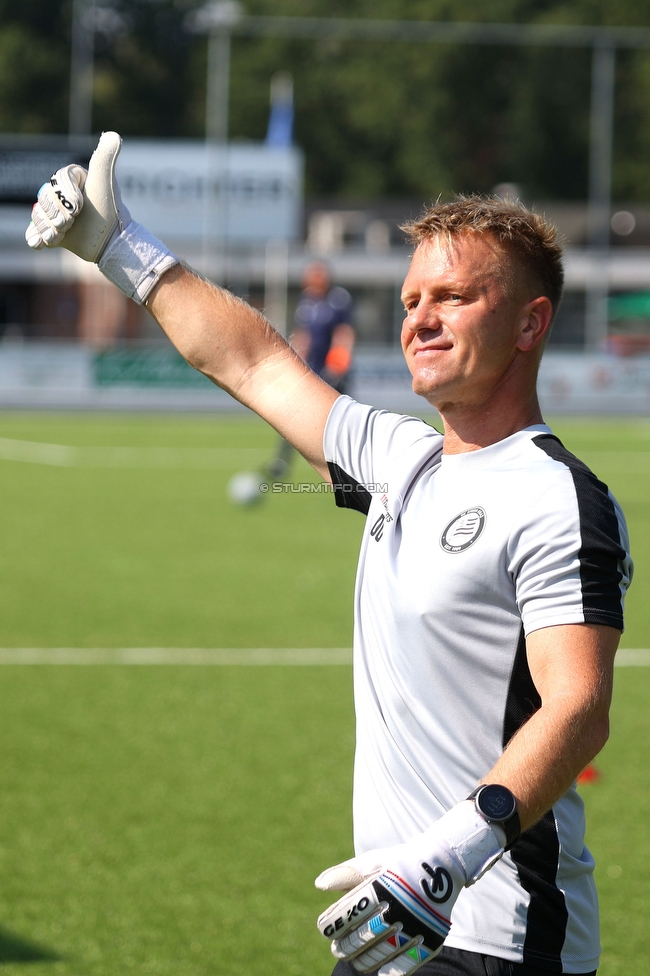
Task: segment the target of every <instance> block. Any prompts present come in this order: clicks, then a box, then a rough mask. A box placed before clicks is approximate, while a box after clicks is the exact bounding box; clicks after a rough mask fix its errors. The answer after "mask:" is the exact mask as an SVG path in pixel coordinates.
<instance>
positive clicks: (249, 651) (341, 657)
mask: <svg viewBox="0 0 650 976" xmlns="http://www.w3.org/2000/svg"><path fill="white" fill-rule="evenodd" d="M2 664H84V665H85V664H140V665H142V664H145V665H150V664H179V665H264V664H291V665H294V664H295V665H307V664H352V649H351V648H349V647H244V648H234V647H233V648H230V647H0V665H2ZM615 664H616V665H617V666H618V667H635V666H636V667H650V648H635V649H633V648H627V647H626V648H622V649H621V650H620V651H619V652H618V654H617V655H616V660H615Z"/></svg>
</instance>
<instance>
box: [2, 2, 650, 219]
mask: <svg viewBox="0 0 650 976" xmlns="http://www.w3.org/2000/svg"><path fill="white" fill-rule="evenodd" d="M198 5H199V4H198V2H196V0H113V3H112V6H113V7H114V8H115V10H116V11H117V12H118V13H119V14H120V15H121V16H122V18H123V22H124V30H123V31H122V32H121V33H120V32H118V33H117V34H116V35H115V36H112V37H104V36H103V35H101V34H100V35H98V36H97V57H96V76H95V104H94V127H95V129H96V130H101V129H102V128H109V127H110V128H116V129H118V130H119V131H121V132H123V133H124V134H125V135H138V136H161V137H162V136H166V137H172V136H177V137H180V136H183V137H186V136H195V137H200V136H202V134H203V126H204V121H203V120H204V106H205V70H206V41H205V38H203V37H197V36H195V35H192V34H190V33H189V32H188V31H187V30H186V29H185V26H184V25H185V18H186V15H187V13H188V12H189V11H190V10H191V9H192V8H193V7H196V6H198ZM245 7H246V10H247V11H248V13H250V14H266V15H269V14H270V15H280V14H285V15H299V16H321V17H331V16H342V17H361V18H364V17H365V18H393V19H404V20H460V21H462V20H471V21H475V20H479V19H481V20H487V21H495V22H520V23H521V22H523V23H528V22H530V23H581V24H585V23H591V24H620V25H639V26H643V25H648V24H650V0H617V2H616V3H614V2H613V0H570V2H568V0H486V2H485V3H483V4H481V5H480V6H479V7H477V5H476V3H473V2H470V0H373V2H371V0H338V2H332V0H328V2H325V0H309V2H298V0H248V2H247V3H246V4H245ZM70 16H71V0H49V2H46V0H23V2H22V3H21V4H20V5H18V4H16V3H11V2H10V0H4V2H3V3H0V25H1V26H0V82H2V84H0V130H4V131H11V130H13V131H22V132H28V131H29V132H33V131H38V130H41V131H44V132H48V131H58V132H62V131H65V128H66V120H67V94H68V51H69V33H70ZM278 69H286V70H289V71H291V72H292V74H293V75H294V79H295V91H296V138H297V141H298V143H299V144H300V145H301V146H303V148H304V149H305V151H306V155H307V188H308V191H309V192H310V193H311V194H315V195H342V196H348V197H374V196H378V195H392V196H402V197H404V196H409V197H414V198H418V199H427V198H432V197H436V196H437V195H438V194H439V193H448V192H450V191H458V190H479V191H486V190H489V189H490V188H491V187H492V186H493V185H494V184H495V183H497V182H502V181H514V182H519V183H521V184H522V185H523V186H524V187H525V190H526V191H527V193H528V194H529V195H530V196H532V197H536V198H543V197H546V198H549V197H557V198H574V199H577V198H582V197H584V196H585V194H586V173H587V136H588V117H589V86H590V55H589V52H588V51H585V50H582V49H576V50H573V49H560V48H558V49H553V48H523V49H521V48H513V47H499V46H481V45H478V46H475V47H465V46H454V45H433V44H422V45H420V44H405V43H398V44H386V43H380V42H340V41H296V40H282V39H274V38H265V39H251V38H243V37H242V38H239V37H236V38H235V39H234V42H233V50H232V89H231V124H230V131H231V134H232V136H233V137H234V138H239V139H254V140H259V139H262V138H263V137H264V133H265V129H266V122H267V118H268V92H269V80H270V78H271V76H272V75H273V73H274V72H275V71H277V70H278ZM617 82H618V89H617V107H616V113H617V114H616V118H617V127H616V140H615V141H616V154H615V166H614V189H615V195H616V196H617V197H618V198H619V199H630V200H632V199H638V200H642V199H648V198H649V197H650V175H649V174H650V169H649V167H648V165H647V158H648V153H649V152H650V52H648V53H646V52H644V51H639V52H627V51H623V52H621V53H620V54H619V64H618V77H617Z"/></svg>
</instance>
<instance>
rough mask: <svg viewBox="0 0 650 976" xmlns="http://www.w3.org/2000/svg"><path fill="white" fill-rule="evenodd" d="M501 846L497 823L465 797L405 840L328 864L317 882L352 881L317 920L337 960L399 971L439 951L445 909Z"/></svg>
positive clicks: (331, 885)
mask: <svg viewBox="0 0 650 976" xmlns="http://www.w3.org/2000/svg"><path fill="white" fill-rule="evenodd" d="M505 847H506V834H505V832H504V830H503V828H502V827H500V826H499V825H498V824H495V823H489V822H488V821H487V820H485V819H484V818H483V817H482V816H481V815H480V814H479V813H478V811H477V810H476V807H475V806H474V803H472V802H471V801H467V800H463V801H462V802H461V803H458V804H456V806H454V807H452V809H451V810H449V811H448V813H446V814H445V815H444V816H443V817H441V818H440V820H438V821H437V823H436V824H434V826H433V827H430V828H429V829H428V830H426V831H425V832H424V833H422V834H418V835H417V836H415V837H413V838H411V840H409V841H407V842H406V843H405V844H399V845H397V846H395V847H387V848H381V849H378V850H374V851H368V852H367V853H366V854H362V855H360V856H359V857H353V858H351V859H350V860H349V861H344V862H343V863H342V864H337V865H335V866H334V867H331V868H328V869H327V870H326V871H323V873H322V874H320V875H319V876H318V878H316V881H315V884H316V887H317V888H321V889H322V890H324V891H341V890H347V889H349V888H352V891H349V893H348V894H346V895H344V896H343V897H342V898H339V900H338V901H337V902H335V903H334V904H333V905H331V906H330V907H329V908H328V909H327V910H326V911H325V912H323V914H322V915H321V916H320V917H319V919H318V928H319V930H320V932H321V934H322V935H324V936H325V938H326V939H330V940H332V945H331V948H332V953H333V954H334V955H335V956H336V958H337V959H344V960H346V961H348V962H351V963H352V965H353V966H354V967H355V969H358V970H359V972H362V973H364V972H373V971H374V970H377V969H378V970H379V976H405V974H407V973H409V974H410V973H412V972H414V971H415V970H416V969H418V968H419V967H420V966H422V965H423V964H424V963H425V962H428V961H429V960H430V959H433V958H434V956H437V955H438V953H439V952H440V950H441V949H442V945H443V943H444V941H445V939H446V938H447V935H448V933H449V929H450V927H451V911H452V908H453V907H454V904H455V902H456V899H457V898H458V895H459V894H460V892H461V890H462V889H463V888H464V887H467V886H469V885H472V884H474V882H475V881H477V880H478V879H479V878H480V877H481V876H482V875H483V874H485V872H486V871H487V870H488V868H490V867H492V865H493V864H494V863H495V862H496V861H498V860H499V858H500V857H501V856H502V854H503V852H504V850H505Z"/></svg>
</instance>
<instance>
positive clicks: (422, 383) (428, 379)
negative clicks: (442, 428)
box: [411, 375, 443, 407]
mask: <svg viewBox="0 0 650 976" xmlns="http://www.w3.org/2000/svg"><path fill="white" fill-rule="evenodd" d="M411 386H412V389H413V392H414V393H417V395H418V396H421V397H424V399H425V400H428V401H429V403H430V404H431V405H432V406H433V407H435V406H437V403H436V401H437V400H438V399H439V398H440V397H441V396H442V393H443V389H442V387H443V385H442V384H441V383H440V381H438V382H436V381H435V379H434V378H433V377H432V376H421V375H419V376H414V377H413V381H412V384H411Z"/></svg>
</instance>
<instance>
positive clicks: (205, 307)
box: [146, 265, 292, 395]
mask: <svg viewBox="0 0 650 976" xmlns="http://www.w3.org/2000/svg"><path fill="white" fill-rule="evenodd" d="M146 305H147V308H148V310H149V311H150V312H151V314H152V315H153V316H154V318H155V319H156V321H157V322H158V323H159V325H160V326H161V328H162V329H163V330H164V332H165V333H166V334H167V336H168V337H169V338H170V339H171V341H172V342H173V343H174V345H175V346H176V348H177V349H178V351H179V352H180V353H181V355H182V356H183V357H184V358H185V359H186V360H187V361H188V362H189V363H190V365H191V366H194V368H195V369H198V370H200V371H201V372H202V373H205V374H206V376H209V377H210V379H212V380H213V381H214V382H215V383H218V385H219V386H222V387H223V388H224V389H227V390H228V392H229V393H232V394H234V395H237V393H236V391H237V390H238V389H239V388H240V387H241V386H242V384H243V383H244V382H245V377H246V375H247V373H248V372H249V371H250V370H252V369H255V368H256V367H258V366H259V365H260V364H261V363H263V362H265V361H266V360H269V359H273V358H276V357H277V358H280V359H282V358H284V357H286V358H291V355H292V354H291V349H290V348H289V346H288V344H287V343H286V342H285V340H284V339H283V338H282V336H280V335H279V334H278V333H277V332H276V331H275V329H273V327H272V326H271V324H270V323H269V322H268V321H267V320H266V319H265V318H264V317H263V316H262V315H260V313H259V312H257V311H256V310H255V309H254V308H251V306H250V305H247V304H246V302H243V301H241V299H239V298H236V297H235V296H234V295H232V294H231V293H230V292H229V291H226V290H225V289H223V288H218V287H217V286H215V285H213V284H211V283H210V282H208V281H205V280H204V279H203V278H201V277H200V276H199V275H197V274H195V273H194V272H193V271H191V270H190V269H188V268H186V267H184V266H183V265H176V266H175V267H173V268H171V270H170V271H168V272H167V273H166V274H165V275H164V276H163V277H162V278H161V280H160V281H159V283H158V284H157V285H156V287H155V288H154V290H153V291H152V293H151V295H150V296H149V298H148V300H147V302H146Z"/></svg>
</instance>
